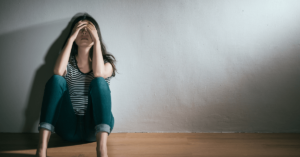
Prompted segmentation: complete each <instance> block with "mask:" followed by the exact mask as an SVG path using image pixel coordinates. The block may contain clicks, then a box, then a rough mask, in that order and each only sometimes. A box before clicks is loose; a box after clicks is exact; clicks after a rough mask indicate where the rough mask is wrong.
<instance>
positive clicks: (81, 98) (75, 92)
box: [63, 54, 112, 115]
mask: <svg viewBox="0 0 300 157" xmlns="http://www.w3.org/2000/svg"><path fill="white" fill-rule="evenodd" d="M106 62H108V61H107V60H105V59H104V64H105V63H106ZM63 77H64V78H65V79H66V81H67V84H68V88H69V93H70V99H71V102H72V105H73V109H74V112H75V114H76V115H84V114H85V110H86V108H87V105H88V90H89V85H90V83H91V81H92V80H93V79H94V78H95V77H94V73H93V71H92V70H91V71H90V72H88V73H82V72H81V71H80V70H79V68H78V66H77V61H76V58H75V56H74V55H72V54H71V55H70V59H69V61H68V65H67V73H66V75H65V76H63ZM111 78H112V76H111V77H108V78H105V81H106V82H107V83H108V85H110V79H111Z"/></svg>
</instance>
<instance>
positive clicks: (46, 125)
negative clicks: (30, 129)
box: [38, 122, 55, 134]
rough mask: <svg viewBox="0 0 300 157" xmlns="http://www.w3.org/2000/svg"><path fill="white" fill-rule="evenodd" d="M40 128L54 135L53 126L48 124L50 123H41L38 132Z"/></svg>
mask: <svg viewBox="0 0 300 157" xmlns="http://www.w3.org/2000/svg"><path fill="white" fill-rule="evenodd" d="M41 128H44V129H47V130H49V131H51V133H52V134H54V133H55V131H54V126H53V125H52V124H50V123H47V122H41V123H40V124H39V127H38V130H39V131H40V129H41Z"/></svg>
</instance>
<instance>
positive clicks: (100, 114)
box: [84, 77, 114, 141]
mask: <svg viewBox="0 0 300 157" xmlns="http://www.w3.org/2000/svg"><path fill="white" fill-rule="evenodd" d="M84 124H85V135H86V136H85V140H87V141H95V140H96V134H97V133H98V132H101V131H103V132H107V133H108V135H110V133H111V131H112V130H113V127H114V117H113V115H112V112H111V91H110V88H109V86H108V84H107V82H106V81H105V79H104V78H103V77H96V78H94V79H93V80H92V81H91V83H90V86H89V97H88V106H87V110H86V114H85V119H84Z"/></svg>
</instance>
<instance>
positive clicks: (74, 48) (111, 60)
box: [62, 13, 117, 77]
mask: <svg viewBox="0 0 300 157" xmlns="http://www.w3.org/2000/svg"><path fill="white" fill-rule="evenodd" d="M80 20H88V21H90V22H92V23H93V24H94V25H95V27H96V29H97V33H98V36H99V40H100V44H101V51H102V56H103V59H106V60H107V61H108V62H109V63H110V64H111V65H112V67H113V73H112V76H113V77H114V76H115V75H116V73H115V72H116V71H117V68H116V66H115V62H116V59H115V57H114V56H113V55H112V54H110V53H109V52H108V51H107V50H106V47H105V45H104V43H103V40H102V36H101V32H100V28H99V25H98V23H97V22H96V20H95V19H94V18H93V17H92V16H91V15H89V14H88V13H84V14H83V15H81V16H78V17H76V18H75V19H74V21H73V22H72V25H71V30H70V33H69V35H68V37H67V39H66V40H65V42H64V44H63V47H62V49H63V48H64V47H65V45H66V43H67V42H68V39H69V38H70V36H71V33H72V29H73V28H74V26H75V24H76V23H77V22H79V21H80ZM93 48H94V45H93V46H92V47H91V49H90V52H89V57H90V59H91V60H93ZM71 55H73V56H76V55H78V45H77V44H76V42H75V41H74V42H73V45H72V49H71V54H70V57H71ZM69 60H70V58H69Z"/></svg>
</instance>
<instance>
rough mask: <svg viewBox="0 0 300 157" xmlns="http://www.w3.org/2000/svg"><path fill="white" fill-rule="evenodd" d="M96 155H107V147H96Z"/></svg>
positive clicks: (106, 156) (100, 156) (103, 156)
mask: <svg viewBox="0 0 300 157" xmlns="http://www.w3.org/2000/svg"><path fill="white" fill-rule="evenodd" d="M96 151H97V157H108V155H107V147H102V148H96Z"/></svg>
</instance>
